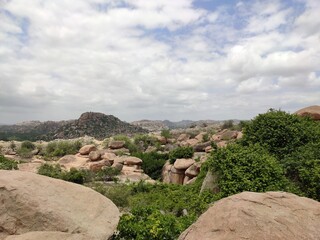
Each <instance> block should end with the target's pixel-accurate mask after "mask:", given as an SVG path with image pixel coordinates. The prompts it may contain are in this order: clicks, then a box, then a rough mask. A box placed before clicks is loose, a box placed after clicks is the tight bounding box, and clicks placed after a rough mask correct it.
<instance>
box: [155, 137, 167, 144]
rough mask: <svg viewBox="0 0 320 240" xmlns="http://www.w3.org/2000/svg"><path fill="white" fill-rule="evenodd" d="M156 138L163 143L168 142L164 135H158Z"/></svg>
mask: <svg viewBox="0 0 320 240" xmlns="http://www.w3.org/2000/svg"><path fill="white" fill-rule="evenodd" d="M156 138H157V140H158V141H159V142H160V144H161V145H165V144H166V143H167V139H166V138H165V137H163V136H156Z"/></svg>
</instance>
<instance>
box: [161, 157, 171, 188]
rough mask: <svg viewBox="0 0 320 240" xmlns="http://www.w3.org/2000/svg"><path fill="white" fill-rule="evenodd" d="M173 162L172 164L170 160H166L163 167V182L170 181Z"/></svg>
mask: <svg viewBox="0 0 320 240" xmlns="http://www.w3.org/2000/svg"><path fill="white" fill-rule="evenodd" d="M171 167H172V164H170V162H169V161H166V163H165V164H164V165H163V167H162V171H161V178H162V182H164V183H170V171H171Z"/></svg>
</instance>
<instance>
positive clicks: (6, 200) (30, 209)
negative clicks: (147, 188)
mask: <svg viewBox="0 0 320 240" xmlns="http://www.w3.org/2000/svg"><path fill="white" fill-rule="evenodd" d="M0 202H1V205H0V229H1V231H0V240H3V239H6V237H8V236H9V235H20V234H24V235H25V236H28V234H26V233H28V232H38V231H41V232H44V231H45V232H46V231H49V232H51V231H53V232H58V233H56V234H51V235H52V236H51V238H50V237H43V236H46V235H45V234H46V233H41V234H44V235H41V234H40V233H34V234H35V235H37V237H34V238H32V237H31V239H50V240H51V239H60V240H62V239H68V240H69V239H70V240H71V239H82V236H83V239H92V240H105V239H109V238H110V237H111V236H112V234H113V232H114V230H115V229H116V227H117V224H118V221H119V210H118V208H117V207H116V206H115V205H114V204H113V203H112V202H111V201H110V200H109V199H108V198H106V197H104V196H102V195H101V194H99V193H97V192H95V191H93V190H92V189H90V188H86V187H84V186H81V185H77V184H74V183H70V182H65V181H62V180H58V179H54V178H49V177H45V176H41V175H38V174H34V173H29V172H22V171H5V170H0ZM59 232H63V233H66V234H71V235H72V236H71V235H70V236H67V235H65V236H64V237H61V238H59V237H56V238H55V236H59ZM34 234H32V233H30V235H31V236H32V235H34ZM39 234H40V235H39ZM73 234H76V235H77V236H78V235H79V237H78V238H73V237H74V236H73ZM49 235H50V234H49ZM53 235H54V236H53ZM60 235H61V234H60ZM62 235H63V234H62ZM13 239H17V240H18V239H19V240H20V239H28V238H27V237H25V238H22V237H19V236H16V237H8V238H7V240H13ZM29 239H30V238H29Z"/></svg>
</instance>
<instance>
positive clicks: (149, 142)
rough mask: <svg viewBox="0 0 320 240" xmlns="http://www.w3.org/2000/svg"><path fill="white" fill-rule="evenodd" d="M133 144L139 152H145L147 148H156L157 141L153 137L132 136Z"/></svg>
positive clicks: (144, 135)
mask: <svg viewBox="0 0 320 240" xmlns="http://www.w3.org/2000/svg"><path fill="white" fill-rule="evenodd" d="M134 144H135V145H136V146H138V148H139V151H145V150H146V149H147V148H148V147H149V146H157V145H158V139H157V138H156V137H154V136H149V135H146V134H143V135H142V134H139V135H136V136H134Z"/></svg>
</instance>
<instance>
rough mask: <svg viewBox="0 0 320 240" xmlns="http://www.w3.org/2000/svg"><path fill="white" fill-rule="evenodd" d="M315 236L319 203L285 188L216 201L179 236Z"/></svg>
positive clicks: (290, 239)
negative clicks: (288, 191)
mask: <svg viewBox="0 0 320 240" xmlns="http://www.w3.org/2000/svg"><path fill="white" fill-rule="evenodd" d="M198 239H201V240H222V239H223V240H238V239H259V240H319V239H320V203H319V202H317V201H315V200H312V199H309V198H304V197H299V196H297V195H295V194H291V193H285V192H267V193H254V192H243V193H239V194H236V195H233V196H230V197H227V198H224V199H221V200H220V201H218V202H216V203H215V204H214V205H213V206H212V207H210V208H209V209H208V210H207V211H206V212H205V213H203V214H202V215H201V216H200V217H199V219H198V220H197V221H196V222H195V223H194V224H192V225H191V226H190V227H189V228H188V229H186V230H185V231H184V232H183V233H182V234H181V235H180V237H179V240H198Z"/></svg>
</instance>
